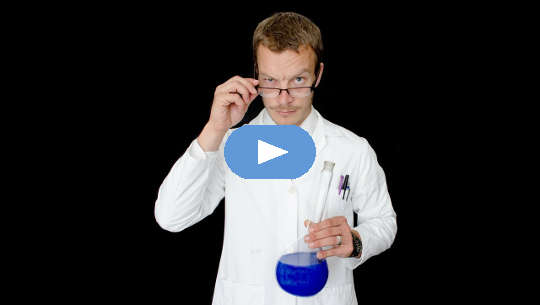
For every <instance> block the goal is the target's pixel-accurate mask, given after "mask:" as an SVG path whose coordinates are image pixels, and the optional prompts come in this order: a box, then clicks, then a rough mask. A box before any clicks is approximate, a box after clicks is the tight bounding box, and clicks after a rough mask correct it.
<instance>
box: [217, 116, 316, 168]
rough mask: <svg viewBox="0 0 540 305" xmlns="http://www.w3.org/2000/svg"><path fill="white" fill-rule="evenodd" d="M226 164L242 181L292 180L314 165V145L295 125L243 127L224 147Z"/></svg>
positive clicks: (232, 134) (302, 130) (306, 134)
mask: <svg viewBox="0 0 540 305" xmlns="http://www.w3.org/2000/svg"><path fill="white" fill-rule="evenodd" d="M224 153H225V161H226V162H227V165H228V166H229V168H230V169H231V171H233V172H234V173H235V174H237V175H238V176H240V177H241V178H244V179H295V178H298V177H300V176H302V175H303V174H305V173H306V172H307V171H308V170H309V169H310V168H311V166H312V165H313V162H314V161H315V153H316V150H315V143H314V142H313V139H312V138H311V136H310V135H309V134H308V133H307V132H306V131H305V130H304V129H302V128H300V127H298V126H295V125H244V126H242V127H240V128H238V129H236V130H235V131H233V132H232V133H231V135H230V136H229V138H228V139H227V142H226V143H225V151H224Z"/></svg>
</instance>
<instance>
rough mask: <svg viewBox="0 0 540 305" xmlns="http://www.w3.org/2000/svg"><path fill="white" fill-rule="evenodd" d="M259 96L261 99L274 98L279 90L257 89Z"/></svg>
mask: <svg viewBox="0 0 540 305" xmlns="http://www.w3.org/2000/svg"><path fill="white" fill-rule="evenodd" d="M259 95H260V96H262V97H276V96H278V95H279V89H275V88H259Z"/></svg>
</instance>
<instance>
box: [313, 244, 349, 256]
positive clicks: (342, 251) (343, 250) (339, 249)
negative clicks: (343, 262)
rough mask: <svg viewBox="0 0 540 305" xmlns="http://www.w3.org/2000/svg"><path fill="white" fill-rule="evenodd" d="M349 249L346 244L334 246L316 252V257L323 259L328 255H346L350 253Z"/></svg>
mask: <svg viewBox="0 0 540 305" xmlns="http://www.w3.org/2000/svg"><path fill="white" fill-rule="evenodd" d="M351 251H352V249H349V246H346V245H341V246H336V247H334V248H332V249H328V250H321V251H319V252H317V258H318V259H323V258H327V257H330V256H339V257H347V255H348V254H349V253H351Z"/></svg>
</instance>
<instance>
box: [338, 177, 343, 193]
mask: <svg viewBox="0 0 540 305" xmlns="http://www.w3.org/2000/svg"><path fill="white" fill-rule="evenodd" d="M342 186H343V175H341V176H339V192H338V195H340V194H341V187H342Z"/></svg>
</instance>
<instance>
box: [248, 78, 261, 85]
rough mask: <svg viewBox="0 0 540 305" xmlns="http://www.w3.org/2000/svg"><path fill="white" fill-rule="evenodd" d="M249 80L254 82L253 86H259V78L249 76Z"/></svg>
mask: <svg viewBox="0 0 540 305" xmlns="http://www.w3.org/2000/svg"><path fill="white" fill-rule="evenodd" d="M248 80H249V81H250V82H251V83H252V84H253V86H257V85H258V84H259V80H258V79H254V78H248Z"/></svg>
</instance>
